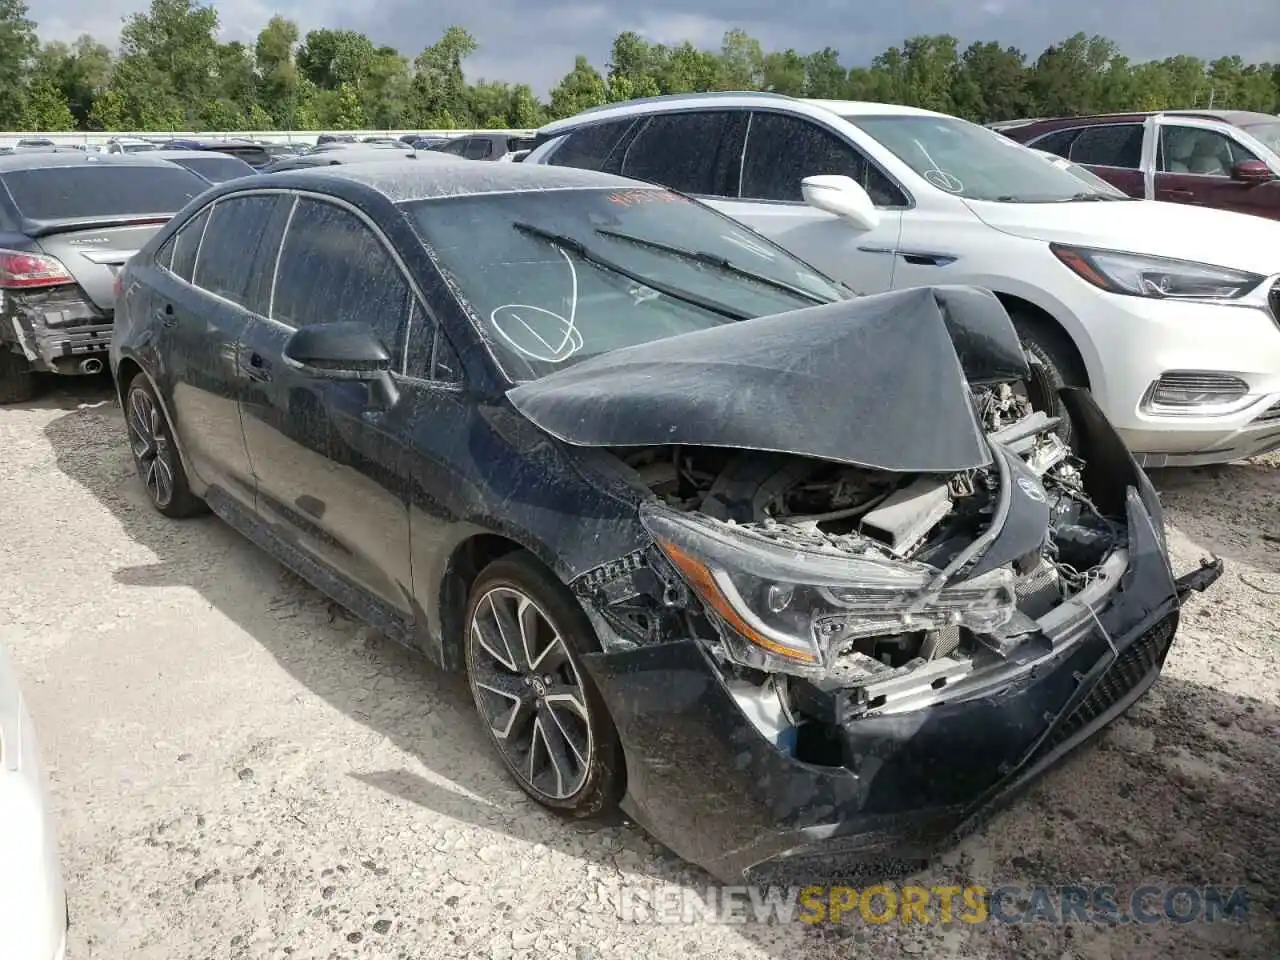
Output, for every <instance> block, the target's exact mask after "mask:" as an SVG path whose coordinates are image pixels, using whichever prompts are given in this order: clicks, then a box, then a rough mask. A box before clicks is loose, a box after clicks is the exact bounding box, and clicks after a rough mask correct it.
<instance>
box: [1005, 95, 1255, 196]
mask: <svg viewBox="0 0 1280 960" xmlns="http://www.w3.org/2000/svg"><path fill="white" fill-rule="evenodd" d="M996 129H998V130H999V131H1000V133H1002V134H1004V135H1005V136H1006V137H1009V138H1010V139H1012V140H1016V141H1017V142H1019V143H1021V144H1025V145H1026V146H1028V147H1035V148H1036V149H1037V150H1045V151H1048V152H1049V153H1056V154H1058V155H1059V156H1062V157H1066V158H1067V159H1069V160H1072V161H1074V162H1075V163H1078V164H1081V165H1082V166H1085V167H1088V168H1089V169H1090V170H1092V171H1093V172H1094V173H1096V174H1097V175H1098V176H1100V177H1102V178H1103V179H1105V180H1108V181H1110V182H1111V183H1113V184H1115V185H1116V186H1117V187H1119V188H1120V189H1121V190H1123V191H1124V192H1125V193H1127V194H1129V196H1131V197H1140V198H1146V199H1148V200H1168V201H1171V202H1174V203H1194V204H1198V205H1200V206H1205V207H1216V208H1218V209H1220V210H1235V211H1237V212H1240V213H1252V214H1257V215H1258V216H1262V217H1270V218H1271V219H1273V220H1280V117H1273V116H1271V115H1269V114H1265V113H1250V112H1248V111H1244V110H1166V111H1164V112H1162V113H1116V114H1104V115H1100V116H1091V117H1062V118H1058V119H1054V120H1028V121H1025V122H1012V123H1003V124H1000V125H998V126H997V127H996Z"/></svg>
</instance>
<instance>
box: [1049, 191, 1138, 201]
mask: <svg viewBox="0 0 1280 960" xmlns="http://www.w3.org/2000/svg"><path fill="white" fill-rule="evenodd" d="M1130 199H1132V198H1131V197H1114V196H1112V195H1111V194H1109V193H1095V192H1094V191H1092V190H1085V191H1082V192H1081V193H1073V194H1072V195H1071V196H1069V197H1067V199H1066V200H1063V201H1062V202H1063V203H1072V202H1074V201H1077V200H1130Z"/></svg>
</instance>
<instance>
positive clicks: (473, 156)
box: [463, 137, 493, 160]
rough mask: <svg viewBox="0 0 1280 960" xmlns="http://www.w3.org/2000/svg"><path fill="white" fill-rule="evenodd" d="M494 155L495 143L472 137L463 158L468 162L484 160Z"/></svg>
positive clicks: (484, 138)
mask: <svg viewBox="0 0 1280 960" xmlns="http://www.w3.org/2000/svg"><path fill="white" fill-rule="evenodd" d="M492 153H493V143H492V141H490V140H489V139H488V138H487V137H472V138H471V139H470V140H468V141H467V149H466V152H465V153H463V156H464V157H466V158H467V159H468V160H484V159H486V158H488V157H489V155H490V154H492Z"/></svg>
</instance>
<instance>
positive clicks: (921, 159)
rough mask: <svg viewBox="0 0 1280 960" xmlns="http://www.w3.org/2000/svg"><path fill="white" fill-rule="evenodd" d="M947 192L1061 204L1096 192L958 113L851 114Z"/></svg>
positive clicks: (856, 123)
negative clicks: (956, 115) (960, 118)
mask: <svg viewBox="0 0 1280 960" xmlns="http://www.w3.org/2000/svg"><path fill="white" fill-rule="evenodd" d="M845 119H846V120H848V121H849V122H850V123H852V124H853V125H854V126H856V127H859V128H861V129H862V130H865V131H866V132H867V133H868V134H870V135H871V136H872V137H874V138H875V139H876V140H878V141H879V142H880V143H881V144H882V145H883V146H884V147H885V148H886V149H888V150H889V151H891V152H892V153H893V154H894V155H895V156H896V157H897V158H898V159H899V160H901V161H902V162H903V163H905V164H907V166H909V167H910V168H911V169H912V170H914V171H915V172H916V173H918V174H919V175H920V176H921V177H923V178H924V179H925V180H927V181H928V182H929V183H930V184H932V185H933V186H935V187H937V188H938V189H939V190H942V191H944V192H946V193H950V194H954V195H955V196H957V197H964V198H965V199H966V200H999V201H1004V202H1008V203H1060V202H1062V201H1064V200H1074V199H1076V198H1077V197H1078V196H1079V195H1080V194H1081V193H1082V192H1084V193H1092V192H1093V191H1092V190H1090V189H1089V188H1087V187H1085V186H1084V184H1082V183H1081V181H1080V180H1079V179H1078V178H1077V177H1076V176H1074V175H1072V174H1071V173H1068V172H1067V171H1066V170H1061V169H1059V168H1057V167H1055V166H1053V165H1051V164H1048V163H1045V162H1044V159H1043V158H1042V157H1039V156H1037V155H1036V154H1035V153H1033V152H1031V151H1030V150H1028V149H1026V148H1025V147H1023V146H1022V145H1021V144H1018V143H1015V142H1013V141H1012V140H1010V139H1009V138H1008V137H1005V136H1001V135H1000V134H998V133H996V132H995V131H992V130H988V129H987V128H986V127H980V126H978V125H977V124H974V123H969V122H967V121H965V120H958V119H956V118H955V117H931V116H879V117H874V116H873V117H864V116H850V117H845Z"/></svg>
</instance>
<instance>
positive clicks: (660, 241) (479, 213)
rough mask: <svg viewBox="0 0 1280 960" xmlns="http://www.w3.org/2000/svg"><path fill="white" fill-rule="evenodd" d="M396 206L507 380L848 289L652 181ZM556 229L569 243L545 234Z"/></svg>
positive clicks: (834, 295)
mask: <svg viewBox="0 0 1280 960" xmlns="http://www.w3.org/2000/svg"><path fill="white" fill-rule="evenodd" d="M405 206H406V209H407V210H408V212H409V214H410V216H411V218H412V220H413V222H414V223H415V224H416V226H417V228H418V232H419V233H420V234H421V236H422V238H423V239H424V240H425V242H426V243H427V245H428V246H429V247H430V248H431V249H432V251H433V252H434V253H435V255H436V257H437V259H438V262H439V263H440V266H441V268H442V269H443V270H444V272H445V275H446V276H447V277H448V278H449V280H450V282H451V283H452V284H453V285H454V287H455V289H456V291H457V292H458V294H459V296H460V297H462V298H463V299H464V300H465V301H468V302H469V303H470V305H471V307H472V308H473V309H474V310H475V312H476V314H478V316H479V319H480V322H481V324H482V326H483V332H484V334H485V336H486V337H487V339H488V340H489V341H490V343H491V345H492V346H493V349H494V352H495V354H496V355H497V358H498V361H499V363H500V364H501V365H502V367H503V369H504V370H505V371H506V373H507V375H508V377H509V378H510V379H511V380H513V381H521V380H536V379H537V378H539V377H541V376H544V375H546V374H548V373H551V372H552V371H554V370H557V369H559V368H561V367H564V366H567V365H569V364H572V363H576V362H577V361H579V360H584V359H586V358H587V357H591V356H595V355H597V354H601V353H607V352H608V351H610V350H616V349H618V348H620V347H626V346H630V345H632V344H637V343H647V342H649V341H652V340H660V339H662V338H664V337H673V336H676V335H677V334H681V333H689V332H691V331H694V330H702V329H705V328H708V327H714V326H718V325H719V324H722V323H731V322H733V320H732V319H731V318H732V317H733V316H743V317H759V316H765V315H768V314H774V313H783V312H785V311H788V310H795V309H798V308H801V307H810V306H813V305H814V304H815V303H828V302H831V301H835V300H839V299H841V298H843V297H847V296H850V294H848V293H845V292H843V291H842V290H841V288H839V287H838V286H836V284H835V283H834V282H833V281H830V280H827V279H826V278H824V277H822V276H820V275H818V274H816V273H815V272H814V271H813V269H812V268H810V267H808V266H806V265H805V264H803V263H801V262H800V261H799V260H797V259H795V258H794V257H793V256H791V255H790V254H788V253H786V252H785V251H784V250H782V249H780V248H779V247H776V246H774V245H773V244H771V243H769V242H768V241H766V240H762V239H761V238H760V237H758V236H756V235H755V234H754V233H751V232H750V231H749V230H747V229H745V228H744V227H742V226H741V225H740V224H738V223H736V222H734V221H733V220H730V219H729V218H727V217H724V216H722V215H720V214H718V213H716V212H715V211H713V210H711V209H710V208H708V207H704V206H702V205H701V204H699V203H697V202H695V201H693V200H688V199H686V198H684V197H682V196H680V195H679V194H676V193H672V192H670V191H667V190H662V189H658V188H651V187H643V188H622V189H612V190H609V189H596V190H548V191H536V192H533V191H531V192H527V193H507V194H484V195H479V196H466V197H450V198H446V199H440V200H421V201H417V202H414V203H410V204H406V205H405ZM555 235H558V236H560V237H562V238H564V239H563V240H562V241H561V242H560V243H557V242H555V241H553V240H551V239H549V237H550V236H555ZM627 238H630V239H627ZM670 248H680V249H682V250H684V251H687V252H689V253H692V252H697V253H699V254H701V255H704V257H705V259H694V258H693V257H691V256H689V255H687V253H686V254H684V255H682V254H677V253H675V252H673V251H672V249H670ZM744 273H751V274H756V275H758V279H753V278H752V277H750V276H744V275H743V274H744ZM628 274H629V275H628ZM636 278H643V279H646V280H649V281H651V282H652V283H654V284H655V285H656V286H659V287H662V288H664V289H665V291H666V292H659V290H657V289H654V288H652V287H649V286H646V285H645V284H644V283H641V282H638V280H637V279H636ZM787 288H790V289H787ZM677 294H678V295H677ZM690 301H695V302H690Z"/></svg>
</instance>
